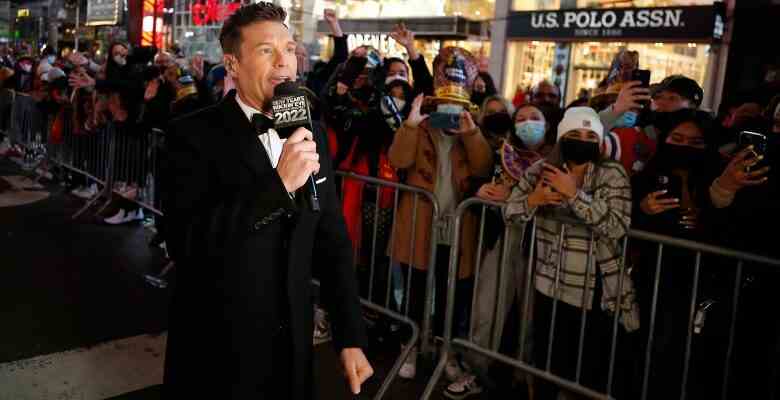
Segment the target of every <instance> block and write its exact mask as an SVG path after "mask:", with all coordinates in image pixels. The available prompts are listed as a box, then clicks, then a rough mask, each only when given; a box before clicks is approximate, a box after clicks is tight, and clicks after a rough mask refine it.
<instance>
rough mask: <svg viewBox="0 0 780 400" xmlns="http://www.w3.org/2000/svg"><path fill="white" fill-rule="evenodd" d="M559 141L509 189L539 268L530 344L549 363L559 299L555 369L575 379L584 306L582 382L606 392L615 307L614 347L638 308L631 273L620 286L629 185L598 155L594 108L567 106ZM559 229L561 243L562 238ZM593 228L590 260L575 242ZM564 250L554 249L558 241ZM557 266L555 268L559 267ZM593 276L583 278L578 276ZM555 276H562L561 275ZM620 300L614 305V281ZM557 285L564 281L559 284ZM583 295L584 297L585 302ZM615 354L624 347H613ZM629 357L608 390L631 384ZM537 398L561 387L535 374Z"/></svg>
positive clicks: (635, 323)
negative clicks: (529, 226) (532, 228)
mask: <svg viewBox="0 0 780 400" xmlns="http://www.w3.org/2000/svg"><path fill="white" fill-rule="evenodd" d="M557 131H558V142H557V144H556V146H555V148H554V149H553V151H552V152H551V153H550V155H549V156H547V158H546V159H544V160H539V161H538V162H536V163H535V164H534V165H532V166H531V167H530V168H528V169H527V170H526V171H525V173H524V174H523V176H522V177H521V179H520V180H519V181H518V183H517V185H516V186H515V187H514V188H513V189H512V194H511V195H510V197H509V200H508V202H507V205H506V206H505V208H504V216H505V217H506V219H507V221H510V222H512V223H527V222H530V221H531V220H532V219H533V218H534V217H536V232H535V235H536V243H534V244H533V245H535V246H536V249H535V250H536V252H535V254H536V256H537V258H536V267H535V280H534V282H535V289H536V291H535V297H534V314H533V316H534V317H533V318H534V321H535V323H534V333H533V334H534V350H533V353H534V355H533V360H534V363H535V365H536V367H537V368H544V366H545V365H546V362H547V355H548V354H547V349H548V340H549V335H550V320H551V318H552V315H553V299H554V298H555V299H557V300H558V302H557V309H556V320H555V326H556V327H557V329H556V330H555V336H554V342H553V343H552V349H553V352H552V355H551V356H552V358H551V361H552V364H551V371H552V373H553V374H555V375H557V376H560V377H563V378H566V379H569V380H574V379H575V372H576V366H577V356H576V354H577V349H578V345H579V344H580V338H579V329H572V327H578V326H580V323H581V317H582V312H583V309H585V310H586V314H587V329H586V331H585V342H584V344H583V349H584V354H583V358H582V361H583V365H582V369H581V373H582V375H581V377H580V378H581V380H580V382H581V384H583V385H584V386H586V387H588V388H592V389H594V390H597V391H599V392H602V393H603V392H605V390H606V381H607V368H608V364H609V362H608V361H609V357H610V350H609V349H610V346H611V345H612V343H610V341H611V337H612V323H613V317H612V315H613V313H615V312H618V313H619V315H618V318H619V322H620V323H621V324H622V327H623V329H619V330H618V334H619V336H618V338H619V339H618V346H620V343H622V340H623V339H621V337H622V336H623V335H624V334H625V332H632V331H635V330H636V329H638V328H639V310H638V307H637V305H636V303H635V301H634V291H633V284H632V281H631V278H630V277H629V276H627V275H624V276H623V284H622V286H619V285H618V283H619V280H620V279H621V276H620V275H621V274H620V269H619V268H620V266H619V262H620V255H621V253H620V246H619V241H620V239H622V238H623V236H624V235H625V234H626V233H627V231H628V226H629V225H630V222H631V200H630V199H631V191H630V185H629V179H628V176H627V174H626V172H625V170H624V169H623V167H622V166H621V165H620V164H618V163H616V162H614V161H609V160H604V159H603V158H601V156H600V151H599V147H600V144H601V141H602V140H603V136H604V130H603V126H602V124H601V121H600V119H599V117H598V114H596V112H595V111H594V110H593V109H591V108H587V107H574V108H571V109H569V110H568V111H566V114H565V115H564V117H563V120H562V121H561V123H560V124H559V125H558V130H557ZM555 216H566V217H568V218H574V219H575V220H577V221H578V222H580V223H582V224H583V225H573V224H567V223H563V222H560V221H559V220H557V219H553V218H551V217H555ZM562 229H564V230H565V232H564V233H563V235H564V237H563V243H562V244H559V240H560V239H561V238H560V235H559V234H558V233H557V232H561V230H562ZM591 231H592V232H594V233H595V241H596V242H595V243H594V246H593V257H592V259H591V261H592V264H591V265H590V266H589V265H588V254H587V251H582V250H583V248H582V247H581V246H585V247H584V249H585V250H587V248H588V246H587V245H585V244H583V245H576V247H575V245H573V243H574V241H577V240H580V238H583V237H590V236H591V233H590V232H591ZM561 245H562V246H563V247H562V249H563V250H562V252H560V254H559V250H558V249H559V246H561ZM558 268H561V270H560V271H557V269H558ZM586 275H587V276H589V277H590V278H589V279H588V280H587V281H585V283H584V284H583V279H582V277H583V276H586ZM558 279H560V280H558ZM619 287H621V288H622V292H621V293H620V299H621V304H616V301H615V300H616V299H617V298H618V288H619ZM560 288H565V289H564V290H560ZM583 299H585V302H584V303H583ZM617 354H618V355H620V354H623V355H626V354H628V353H627V352H625V351H621V350H620V349H618V351H617ZM623 362H627V361H626V360H621V359H619V360H618V361H617V364H616V365H615V372H616V373H617V375H616V376H615V377H614V380H613V384H614V387H613V388H612V394H613V396H615V397H616V398H623V397H622V394H623V392H624V390H625V387H626V386H627V384H628V379H627V377H625V376H623V375H622V374H623V373H625V368H624V367H625V365H623ZM534 386H535V390H534V391H535V398H536V399H542V400H547V399H556V398H557V396H558V394H559V393H558V391H559V390H558V388H557V387H556V386H555V385H553V384H550V383H548V382H546V381H545V380H542V379H539V380H535V385H534Z"/></svg>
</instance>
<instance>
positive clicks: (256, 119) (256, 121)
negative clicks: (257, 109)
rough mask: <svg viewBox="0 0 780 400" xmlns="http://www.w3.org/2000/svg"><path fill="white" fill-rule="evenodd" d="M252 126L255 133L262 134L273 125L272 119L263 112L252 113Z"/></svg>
mask: <svg viewBox="0 0 780 400" xmlns="http://www.w3.org/2000/svg"><path fill="white" fill-rule="evenodd" d="M252 126H254V127H255V131H257V133H259V134H263V133H266V132H268V130H269V129H272V128H273V127H274V121H273V120H272V119H271V118H269V117H268V116H267V115H265V114H260V113H258V114H252Z"/></svg>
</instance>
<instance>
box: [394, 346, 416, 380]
mask: <svg viewBox="0 0 780 400" xmlns="http://www.w3.org/2000/svg"><path fill="white" fill-rule="evenodd" d="M398 376H400V377H401V378H403V379H414V377H415V376H417V348H416V347H414V348H412V351H410V352H409V357H407V358H406V361H404V363H403V365H401V369H400V370H399V371H398Z"/></svg>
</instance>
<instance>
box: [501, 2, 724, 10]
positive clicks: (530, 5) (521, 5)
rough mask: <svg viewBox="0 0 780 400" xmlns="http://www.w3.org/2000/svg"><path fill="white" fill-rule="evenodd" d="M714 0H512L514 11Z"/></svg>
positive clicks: (698, 3)
mask: <svg viewBox="0 0 780 400" xmlns="http://www.w3.org/2000/svg"><path fill="white" fill-rule="evenodd" d="M715 1H716V0H514V1H513V2H512V9H513V10H515V11H537V10H559V9H561V8H617V7H637V8H640V7H672V6H702V5H704V6H709V5H712V4H713V3H714V2H715Z"/></svg>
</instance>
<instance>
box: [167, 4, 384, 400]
mask: <svg viewBox="0 0 780 400" xmlns="http://www.w3.org/2000/svg"><path fill="white" fill-rule="evenodd" d="M285 16H286V13H285V11H284V10H283V9H281V8H279V7H277V6H274V5H272V4H270V3H258V4H254V5H250V6H246V7H243V8H241V9H239V10H238V11H237V12H236V13H235V14H233V15H232V16H230V17H229V18H228V19H227V21H226V22H225V24H224V26H223V27H222V32H221V34H220V43H221V45H222V49H223V52H224V54H225V56H224V63H225V66H226V68H227V70H228V73H229V74H230V75H231V77H232V78H233V80H234V81H235V82H236V88H237V89H236V91H234V92H231V93H230V94H229V95H228V96H226V98H225V99H224V100H223V101H222V102H221V103H219V104H217V105H216V106H213V107H210V108H206V109H204V110H201V111H199V112H196V113H194V114H191V115H189V116H186V117H184V118H182V119H180V120H178V121H175V122H174V123H173V131H172V132H171V134H170V137H169V151H170V156H169V159H168V167H167V170H168V172H169V173H170V174H171V175H170V182H171V183H170V187H169V188H168V189H169V190H168V193H169V196H167V198H165V199H163V201H164V202H165V203H164V208H165V210H166V215H167V217H168V218H169V221H170V222H169V223H170V235H169V237H170V239H169V246H170V250H171V252H172V256H173V258H174V260H175V261H176V264H177V271H178V272H177V283H176V287H175V289H174V296H173V301H172V309H171V318H170V327H169V334H168V349H167V354H166V365H165V382H164V391H165V393H166V398H170V399H190V398H192V399H194V398H203V399H242V400H243V399H266V398H275V399H276V398H284V399H309V398H311V397H312V396H313V394H314V393H313V389H312V386H313V383H314V382H313V379H312V369H313V362H312V333H313V315H312V314H313V304H312V287H311V277H312V267H315V268H320V269H321V271H320V273H319V274H318V275H319V276H321V283H322V290H321V298H322V300H323V302H324V304H325V306H326V308H328V309H329V311H330V316H331V319H332V323H333V339H334V344H335V345H336V347H337V348H338V349H339V350H340V355H341V362H342V364H343V367H344V373H345V375H346V377H347V379H348V381H349V384H350V387H351V389H352V391H353V393H359V391H360V385H361V384H362V383H363V382H364V381H365V380H366V379H368V378H369V377H370V376H371V375H372V374H373V370H372V369H371V366H370V365H369V363H368V361H367V360H366V358H365V356H364V354H363V351H362V350H361V348H362V347H364V346H365V343H366V334H365V327H364V324H363V319H362V315H361V310H360V304H359V301H358V294H357V285H356V281H355V278H354V273H353V270H352V250H351V243H350V241H349V239H348V236H347V231H346V227H345V224H344V219H343V216H342V215H341V208H340V205H339V202H338V198H337V195H336V189H335V185H334V183H333V181H334V179H333V170H332V167H331V165H330V161H329V158H328V152H327V148H326V141H325V137H324V134H323V132H322V130H321V129H320V127H319V126H317V127H315V129H314V132H310V131H308V130H306V129H303V128H300V129H298V130H297V131H295V132H294V133H293V134H292V135H291V136H290V137H289V138H288V139H287V140H286V141H285V140H283V139H280V138H279V136H278V134H277V133H276V131H275V130H273V129H271V127H272V126H273V123H272V121H271V119H270V118H269V110H270V100H271V98H272V97H273V92H274V87H275V86H276V85H278V84H280V83H282V82H285V81H287V80H294V79H295V74H296V58H295V48H296V43H295V42H294V41H293V39H292V37H291V35H290V32H289V31H288V29H287V27H286V26H285V25H284V23H283V21H284V19H285ZM253 122H254V123H253ZM315 125H317V124H315ZM312 174H315V177H316V184H317V191H318V192H319V196H320V207H321V210H320V211H313V210H312V208H311V205H310V204H308V202H307V201H306V200H307V199H308V198H309V193H308V190H309V183H308V182H309V176H310V175H312Z"/></svg>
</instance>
